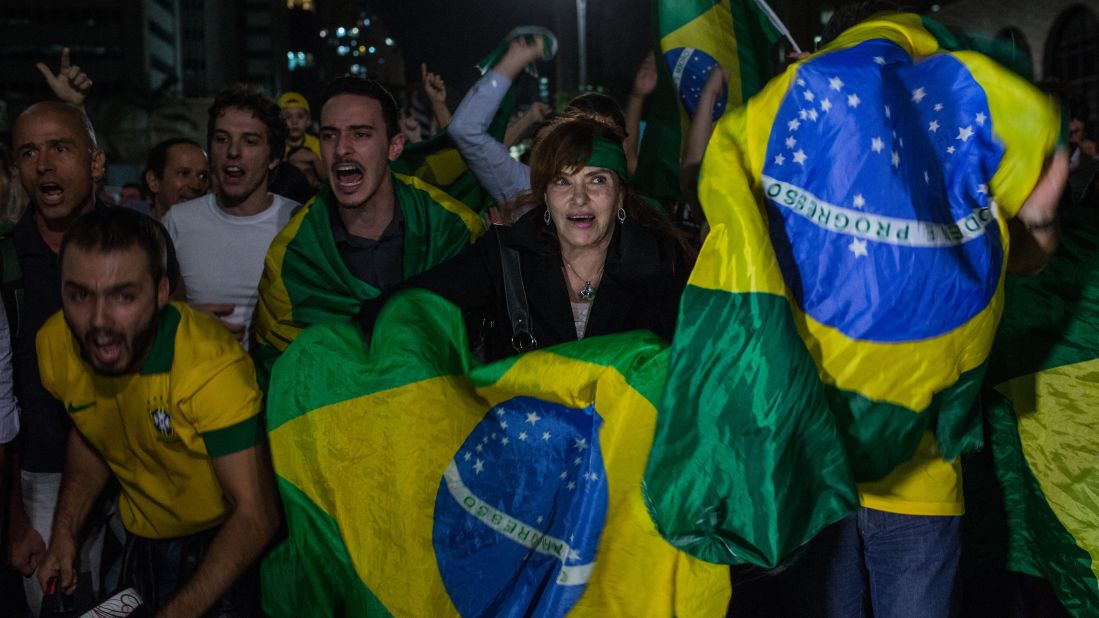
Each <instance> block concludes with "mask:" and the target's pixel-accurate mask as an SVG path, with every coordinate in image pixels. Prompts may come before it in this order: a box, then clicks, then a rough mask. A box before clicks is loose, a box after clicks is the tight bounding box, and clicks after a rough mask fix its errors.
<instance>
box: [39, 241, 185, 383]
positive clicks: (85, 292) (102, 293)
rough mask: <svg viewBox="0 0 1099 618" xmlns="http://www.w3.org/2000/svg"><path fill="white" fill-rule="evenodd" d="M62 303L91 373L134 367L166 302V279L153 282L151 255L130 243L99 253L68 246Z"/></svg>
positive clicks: (149, 342)
mask: <svg viewBox="0 0 1099 618" xmlns="http://www.w3.org/2000/svg"><path fill="white" fill-rule="evenodd" d="M61 302H62V308H63V310H64V313H65V321H66V322H68V324H69V328H70V329H71V330H72V333H73V335H74V336H75V338H76V340H77V342H78V343H79V344H80V349H81V351H82V352H83V353H84V358H85V359H87V361H88V362H89V363H90V364H91V365H92V368H93V369H95V371H97V372H99V373H101V374H104V375H111V376H115V375H122V374H127V373H134V372H136V371H138V370H139V369H140V367H141V364H142V363H143V362H144V360H145V357H146V356H147V355H148V352H149V347H150V346H151V345H152V342H153V338H154V336H155V335H156V316H157V313H158V312H159V311H160V310H161V309H162V308H164V305H165V304H166V303H167V302H168V279H167V277H162V278H161V280H160V281H158V282H157V281H153V277H152V274H151V273H150V269H149V259H148V257H147V256H146V254H145V252H144V251H142V249H141V248H140V247H139V246H137V245H133V246H131V247H129V248H127V249H124V250H120V251H112V252H109V253H102V252H99V251H85V250H83V249H81V248H79V247H75V246H73V247H68V248H67V249H66V250H65V259H64V260H63V263H62V264H61Z"/></svg>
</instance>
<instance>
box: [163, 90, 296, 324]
mask: <svg viewBox="0 0 1099 618" xmlns="http://www.w3.org/2000/svg"><path fill="white" fill-rule="evenodd" d="M208 126H209V129H208V133H207V140H208V142H209V148H210V157H211V159H212V163H213V165H212V170H213V174H214V177H215V178H216V179H217V183H216V187H217V188H216V189H215V191H214V193H212V194H209V195H204V196H202V197H200V198H198V199H196V200H192V201H190V202H184V203H182V204H177V205H176V206H175V207H173V208H172V210H171V211H170V212H169V213H168V214H167V215H166V216H165V217H164V226H165V227H166V228H168V234H169V235H170V236H171V238H172V242H173V243H174V244H175V246H176V250H177V251H178V252H179V265H180V273H181V274H182V276H183V287H184V289H185V290H186V298H187V302H188V303H191V305H192V306H193V307H194V308H195V309H198V310H200V311H203V312H205V313H207V314H209V315H212V316H214V317H216V318H219V319H220V320H221V321H222V324H224V325H225V327H226V328H228V329H229V331H230V332H231V333H233V335H234V336H236V338H237V339H239V340H240V341H241V342H243V343H245V345H246V346H247V342H248V337H247V333H248V325H249V324H250V323H251V321H252V311H253V310H254V309H255V307H256V298H257V296H258V291H257V287H258V286H259V279H260V274H261V273H262V272H263V258H264V256H265V255H266V254H267V248H268V247H269V246H270V245H271V239H272V238H274V237H275V234H277V233H278V232H279V230H281V229H282V227H283V226H284V225H286V222H287V221H289V220H290V215H291V214H292V213H293V211H294V209H295V208H297V206H298V203H297V202H294V201H291V200H289V199H286V198H285V197H282V196H280V195H275V194H274V193H271V192H270V191H269V190H268V182H269V179H270V175H271V172H273V171H274V170H275V168H276V167H278V165H279V160H280V159H281V157H282V152H283V148H284V144H285V143H286V125H285V124H284V123H283V121H282V118H281V117H280V116H279V108H278V106H277V105H276V104H275V102H274V101H272V100H271V99H270V98H269V97H267V96H266V95H264V94H262V93H260V92H257V91H255V90H251V89H248V88H244V87H241V86H238V87H235V88H230V89H228V90H224V91H222V92H220V93H218V95H217V97H215V98H214V103H213V105H211V106H210V114H209V125H208Z"/></svg>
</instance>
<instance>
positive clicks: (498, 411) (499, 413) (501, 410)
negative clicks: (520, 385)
mask: <svg viewBox="0 0 1099 618" xmlns="http://www.w3.org/2000/svg"><path fill="white" fill-rule="evenodd" d="M503 415H504V409H503V408H500V409H499V410H497V411H496V416H503Z"/></svg>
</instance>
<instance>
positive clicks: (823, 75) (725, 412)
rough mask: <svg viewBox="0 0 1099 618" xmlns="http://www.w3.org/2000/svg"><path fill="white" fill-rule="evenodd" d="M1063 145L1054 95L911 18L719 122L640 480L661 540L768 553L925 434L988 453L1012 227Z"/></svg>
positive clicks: (800, 71)
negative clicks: (990, 386)
mask: <svg viewBox="0 0 1099 618" xmlns="http://www.w3.org/2000/svg"><path fill="white" fill-rule="evenodd" d="M1021 110H1026V113H1020V111H1021ZM1059 135H1060V122H1059V117H1058V110H1057V108H1056V107H1055V106H1054V105H1053V104H1052V103H1051V101H1050V100H1049V99H1048V98H1047V97H1045V96H1044V95H1042V94H1041V93H1039V92H1038V91H1037V90H1035V89H1034V88H1033V87H1031V86H1030V85H1029V84H1027V83H1026V82H1024V81H1023V80H1021V79H1019V78H1018V77H1016V76H1015V75H1014V74H1012V73H1010V72H1009V71H1007V70H1005V69H1003V68H1001V67H999V66H998V65H996V64H995V63H993V62H992V61H990V60H988V59H987V58H986V57H984V56H982V55H980V54H976V53H972V52H953V53H943V50H942V49H941V48H940V46H939V44H938V41H937V40H936V39H935V37H934V36H933V35H932V34H931V33H929V32H928V31H927V30H926V29H925V28H924V26H923V24H922V22H921V20H920V18H919V17H918V16H916V15H907V14H902V15H891V16H883V17H878V18H875V19H873V20H871V21H867V22H863V23H862V24H860V25H858V26H856V27H854V28H852V29H850V30H848V31H847V32H845V33H843V34H842V35H841V36H840V37H839V38H838V39H837V40H836V41H834V42H833V43H832V44H830V45H829V46H828V47H826V48H825V49H824V50H822V51H821V52H819V53H817V54H815V55H813V56H811V57H810V58H808V59H806V60H804V61H802V62H799V63H798V64H796V65H793V66H791V67H790V68H789V69H788V70H787V71H786V72H785V73H784V74H783V75H781V76H779V77H778V78H776V79H774V80H772V81H771V82H770V83H769V84H768V85H767V87H766V88H764V89H763V91H762V92H760V93H759V95H757V96H756V97H754V98H753V99H751V100H750V101H749V102H748V103H747V105H745V106H744V107H742V108H740V109H738V110H736V111H734V112H732V113H730V114H726V116H725V117H724V118H722V120H721V121H720V122H719V123H718V126H717V128H716V130H715V132H714V136H713V138H712V140H711V142H710V144H709V148H708V150H707V153H706V158H705V161H704V162H703V166H702V173H701V180H700V188H699V194H700V198H701V201H702V205H703V208H704V210H705V212H706V216H707V219H708V221H709V222H710V226H711V232H710V235H709V237H708V238H707V240H706V244H705V246H704V247H703V249H702V252H701V254H700V256H699V259H698V263H697V266H696V267H695V270H694V272H693V274H692V276H691V280H690V284H689V285H688V287H687V290H686V291H685V293H684V297H683V302H682V305H681V308H680V320H679V328H678V331H677V333H676V337H675V341H674V344H673V350H672V359H671V366H670V376H669V381H668V387H667V389H666V391H665V394H664V399H663V401H662V414H661V416H660V422H659V426H658V429H657V434H656V442H655V446H654V449H653V452H652V454H651V457H650V461H649V469H648V473H647V475H646V483H647V489H646V492H647V496H648V499H649V500H650V501H651V503H652V506H651V508H652V509H653V512H654V517H655V519H656V521H657V524H658V526H659V528H660V530H661V532H662V533H663V534H664V535H665V537H666V538H668V539H669V540H671V541H672V543H673V544H675V545H676V546H677V547H681V548H683V549H684V550H685V551H688V552H689V553H691V554H692V555H695V556H698V557H701V558H703V559H706V560H711V561H714V562H727V563H736V562H750V563H753V564H757V565H761V566H766V567H771V566H774V565H775V564H777V563H778V562H779V561H780V560H781V559H782V558H783V557H785V556H786V555H787V554H788V553H789V552H790V551H791V550H793V549H794V548H796V547H798V546H800V545H802V544H803V543H805V542H806V541H808V540H809V539H810V538H812V537H813V536H814V535H815V534H816V533H817V532H818V531H819V530H820V529H821V528H823V527H824V526H826V525H828V524H830V523H832V522H834V521H837V520H838V519H841V518H842V517H844V516H846V515H848V514H849V513H851V512H853V510H854V508H855V507H856V505H857V501H856V495H855V485H854V483H855V482H861V481H871V480H877V479H880V478H882V477H883V476H885V475H886V474H887V473H888V472H890V470H892V469H893V468H894V467H895V466H896V465H897V464H899V463H901V462H904V461H906V460H908V459H909V458H911V457H912V455H913V452H914V451H915V449H916V447H917V445H918V443H919V442H920V439H921V436H922V435H923V434H924V432H925V431H928V430H930V431H932V432H934V435H935V437H936V438H937V440H938V444H939V447H940V448H941V452H942V454H943V457H944V458H945V459H952V458H954V457H957V456H958V455H960V454H961V453H963V452H966V451H968V450H971V449H972V448H974V447H975V446H977V445H978V444H980V442H981V433H980V424H979V419H977V418H975V417H974V415H973V414H971V413H970V409H971V407H972V404H973V402H974V401H975V400H976V397H977V394H978V392H979V388H980V384H981V381H982V379H983V377H984V374H985V370H986V361H987V357H988V353H989V349H990V347H991V345H992V340H993V336H994V334H995V332H996V327H997V324H998V323H999V319H1000V314H1001V311H1002V307H1003V285H1002V283H1003V273H1004V269H1005V264H1006V254H1007V246H1008V232H1007V219H1009V218H1011V217H1013V216H1014V215H1015V214H1016V212H1017V211H1018V210H1019V208H1021V206H1022V204H1023V202H1024V201H1025V200H1026V198H1027V197H1028V195H1029V193H1030V190H1031V188H1032V187H1033V186H1034V184H1035V182H1036V181H1037V179H1038V177H1039V175H1040V173H1041V170H1042V165H1043V162H1044V160H1045V159H1046V157H1047V156H1048V155H1050V154H1051V152H1052V150H1053V148H1054V146H1055V144H1056V143H1057V141H1058V138H1059Z"/></svg>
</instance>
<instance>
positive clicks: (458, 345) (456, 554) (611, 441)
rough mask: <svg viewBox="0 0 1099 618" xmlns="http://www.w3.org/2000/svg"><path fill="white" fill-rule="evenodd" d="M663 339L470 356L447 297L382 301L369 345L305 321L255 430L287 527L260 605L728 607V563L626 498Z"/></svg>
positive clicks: (616, 339) (554, 612)
mask: <svg viewBox="0 0 1099 618" xmlns="http://www.w3.org/2000/svg"><path fill="white" fill-rule="evenodd" d="M667 352H668V351H667V347H666V345H665V344H664V343H662V342H660V341H659V340H658V339H657V338H656V337H655V336H653V335H651V334H648V333H640V332H638V333H627V334H622V335H615V336H610V337H601V338H593V339H584V340H582V341H579V342H574V343H570V344H566V345H562V346H559V347H555V348H550V349H546V350H541V351H536V352H532V353H529V354H526V355H523V356H521V357H516V358H510V359H506V360H502V361H499V362H496V363H493V364H490V365H484V366H479V365H477V364H476V361H474V360H473V359H472V358H471V356H470V353H469V351H468V346H467V339H466V335H465V327H464V323H463V320H462V316H461V313H460V311H459V310H458V308H457V307H455V306H453V305H451V304H449V303H448V302H446V301H444V300H442V299H440V298H439V297H437V296H433V295H431V294H429V293H427V292H425V291H422V290H409V291H405V292H402V293H400V294H398V295H396V296H395V297H394V298H393V300H391V301H390V302H389V303H388V304H387V305H386V307H385V308H384V309H383V311H382V313H381V315H380V316H379V319H378V322H377V324H376V326H375V329H374V336H373V339H372V341H371V342H370V344H369V345H365V344H364V343H363V338H362V334H361V332H360V330H359V328H358V327H357V326H356V325H355V324H353V323H350V322H341V323H330V324H326V325H321V326H314V327H312V328H309V329H307V330H306V331H305V332H304V333H302V334H301V336H300V337H299V338H298V340H297V342H296V343H295V344H294V345H293V346H291V347H290V349H289V350H287V352H286V353H285V354H284V355H283V356H282V358H280V359H279V361H278V363H276V365H275V369H274V373H273V376H272V380H271V389H270V392H269V396H268V402H269V404H268V405H269V407H268V410H267V423H268V431H269V432H270V436H269V437H270V443H271V453H272V458H273V461H274V466H275V472H276V473H277V475H278V486H279V490H280V492H281V494H282V500H283V505H284V507H285V510H286V516H287V523H288V525H289V538H287V539H286V540H285V541H284V542H283V543H282V544H281V545H279V546H278V547H277V548H276V549H275V550H274V551H273V552H272V553H271V554H270V556H269V557H268V558H267V560H266V562H265V563H264V565H263V571H262V577H263V591H264V592H263V594H264V603H263V605H264V610H265V611H266V612H267V613H268V614H269V615H271V616H294V617H300V616H387V615H399V616H457V615H462V616H527V615H534V616H563V615H565V614H570V615H575V616H673V615H675V616H724V615H725V611H726V606H727V604H728V601H729V598H730V584H729V573H728V568H727V567H721V566H717V565H712V564H707V563H703V562H700V561H698V560H696V559H694V558H691V557H689V556H688V555H686V554H685V553H683V552H680V551H678V550H677V549H675V548H674V547H673V546H672V545H670V544H669V543H667V542H666V541H665V540H664V539H662V538H661V537H660V535H659V534H658V533H657V530H656V527H655V525H654V524H653V522H652V520H651V519H650V517H649V514H648V512H647V511H646V509H645V504H644V501H643V499H642V494H641V480H642V474H643V472H644V470H645V459H646V456H647V454H648V451H649V446H650V444H651V443H652V439H653V430H654V428H655V426H656V423H657V411H656V401H657V400H658V398H659V395H660V390H661V387H662V385H663V383H664V379H665V377H666V370H667V356H668V355H667Z"/></svg>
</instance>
